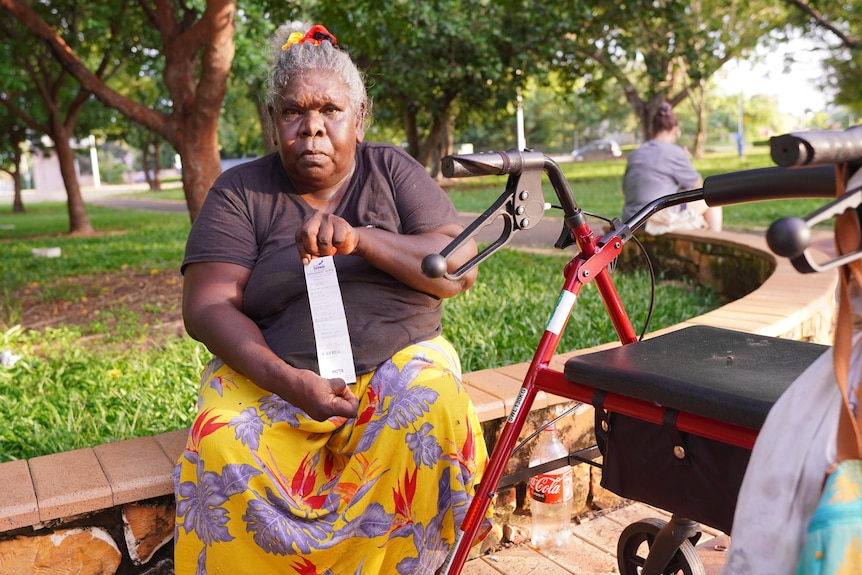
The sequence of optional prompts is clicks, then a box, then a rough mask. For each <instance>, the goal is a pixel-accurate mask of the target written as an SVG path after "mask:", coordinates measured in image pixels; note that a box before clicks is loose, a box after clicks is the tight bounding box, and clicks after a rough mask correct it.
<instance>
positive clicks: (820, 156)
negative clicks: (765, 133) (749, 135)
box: [769, 126, 862, 167]
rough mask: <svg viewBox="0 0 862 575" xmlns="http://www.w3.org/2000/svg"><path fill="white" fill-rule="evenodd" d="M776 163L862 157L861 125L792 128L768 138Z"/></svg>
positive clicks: (814, 162) (830, 161)
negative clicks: (828, 128) (812, 128)
mask: <svg viewBox="0 0 862 575" xmlns="http://www.w3.org/2000/svg"><path fill="white" fill-rule="evenodd" d="M769 147H770V151H771V154H772V161H773V162H775V163H776V164H778V165H779V166H784V167H788V166H806V165H825V164H842V163H845V162H853V161H858V160H862V126H853V127H852V128H847V129H846V130H812V131H810V132H794V133H792V134H784V135H782V136H775V137H773V138H770V139H769Z"/></svg>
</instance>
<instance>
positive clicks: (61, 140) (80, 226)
mask: <svg viewBox="0 0 862 575" xmlns="http://www.w3.org/2000/svg"><path fill="white" fill-rule="evenodd" d="M54 149H55V150H56V152H57V159H58V160H59V162H60V174H61V175H62V176H63V185H64V186H65V187H66V195H67V196H68V198H69V200H68V202H67V203H68V210H69V233H70V234H72V235H76V236H89V235H93V233H94V232H95V230H94V229H93V226H92V224H91V223H90V217H89V216H88V215H87V206H86V205H85V204H84V196H83V195H82V194H81V184H80V182H79V181H78V174H77V173H76V171H75V152H74V151H73V150H72V146H71V144H70V142H69V137H68V136H67V135H66V132H65V131H64V130H57V131H56V132H55V133H54Z"/></svg>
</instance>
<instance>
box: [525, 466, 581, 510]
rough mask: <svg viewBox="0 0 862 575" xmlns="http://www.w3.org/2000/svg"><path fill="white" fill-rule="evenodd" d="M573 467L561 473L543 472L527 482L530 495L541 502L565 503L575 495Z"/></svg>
mask: <svg viewBox="0 0 862 575" xmlns="http://www.w3.org/2000/svg"><path fill="white" fill-rule="evenodd" d="M572 476H573V473H572V468H571V467H569V468H566V469H565V471H563V472H559V473H541V474H539V475H534V476H533V477H531V478H530V480H529V481H528V482H527V488H528V490H529V492H530V497H532V498H533V499H534V500H535V501H538V502H540V503H563V502H564V501H568V500H569V499H571V498H572V497H573V486H572Z"/></svg>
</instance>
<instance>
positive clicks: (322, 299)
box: [305, 256, 356, 383]
mask: <svg viewBox="0 0 862 575" xmlns="http://www.w3.org/2000/svg"><path fill="white" fill-rule="evenodd" d="M305 286H306V289H307V290H308V302H309V303H310V304H311V321H312V323H313V324H314V339H315V341H316V342H317V363H318V364H319V365H320V376H321V377H325V378H327V379H331V378H336V377H340V378H341V379H343V380H344V381H345V382H347V383H356V370H355V368H354V366H353V350H352V349H351V347H350V334H349V332H348V331H347V318H346V317H345V316H344V303H343V302H342V300H341V288H339V286H338V274H337V273H336V271H335V262H334V261H333V259H332V256H327V257H325V258H317V259H313V260H311V263H309V264H308V265H306V266H305Z"/></svg>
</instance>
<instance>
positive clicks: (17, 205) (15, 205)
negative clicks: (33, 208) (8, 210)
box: [12, 155, 26, 214]
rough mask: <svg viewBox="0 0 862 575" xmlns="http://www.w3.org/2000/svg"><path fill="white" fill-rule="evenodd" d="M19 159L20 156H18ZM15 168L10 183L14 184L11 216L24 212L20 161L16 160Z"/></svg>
mask: <svg viewBox="0 0 862 575" xmlns="http://www.w3.org/2000/svg"><path fill="white" fill-rule="evenodd" d="M19 158H20V155H19ZM17 166H18V167H16V168H15V173H13V174H12V181H14V182H15V196H14V198H13V199H12V213H13V214H23V213H24V212H25V211H26V210H24V200H23V199H22V198H21V169H20V166H21V161H20V160H18V163H17Z"/></svg>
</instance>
